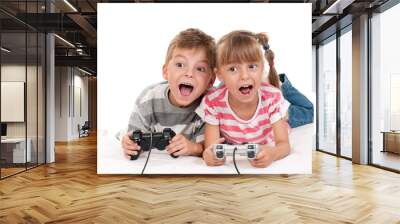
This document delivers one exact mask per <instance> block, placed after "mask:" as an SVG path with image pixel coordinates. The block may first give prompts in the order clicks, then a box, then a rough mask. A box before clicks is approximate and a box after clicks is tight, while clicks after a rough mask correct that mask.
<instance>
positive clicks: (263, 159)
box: [250, 145, 276, 168]
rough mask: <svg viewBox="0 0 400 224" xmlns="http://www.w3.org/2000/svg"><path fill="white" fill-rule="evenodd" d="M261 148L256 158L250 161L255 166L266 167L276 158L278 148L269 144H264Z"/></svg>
mask: <svg viewBox="0 0 400 224" xmlns="http://www.w3.org/2000/svg"><path fill="white" fill-rule="evenodd" d="M260 148H261V151H259V152H258V153H257V156H256V158H255V159H254V160H250V163H251V165H252V166H254V167H258V168H265V167H267V166H269V165H271V163H272V162H273V161H274V160H275V156H276V149H274V148H273V147H271V146H267V145H262V146H261V147H260Z"/></svg>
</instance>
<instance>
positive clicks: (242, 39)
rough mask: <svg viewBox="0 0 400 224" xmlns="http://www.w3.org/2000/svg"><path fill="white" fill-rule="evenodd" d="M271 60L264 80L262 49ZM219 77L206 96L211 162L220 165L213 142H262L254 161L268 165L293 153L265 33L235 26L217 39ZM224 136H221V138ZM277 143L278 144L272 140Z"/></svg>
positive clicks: (206, 152)
mask: <svg viewBox="0 0 400 224" xmlns="http://www.w3.org/2000/svg"><path fill="white" fill-rule="evenodd" d="M261 48H263V49H264V51H265V58H266V59H267V61H268V62H269V66H270V69H269V74H268V78H269V83H267V82H262V76H263V71H264V60H263V58H264V57H263V52H262V49H261ZM215 73H216V75H217V78H218V79H219V80H220V81H221V82H222V83H223V84H222V85H221V86H219V87H217V88H216V89H214V90H211V91H209V92H208V93H207V95H206V96H205V97H204V98H203V101H202V108H204V120H205V122H206V124H205V148H206V149H205V150H204V152H203V159H204V161H205V162H206V164H207V165H209V166H215V165H222V164H224V162H225V161H220V160H217V159H216V158H215V156H214V153H213V152H212V145H213V144H217V143H221V142H223V141H227V142H228V143H232V144H243V143H246V142H247V143H258V144H260V151H259V152H258V154H257V157H256V159H255V160H251V161H250V163H251V164H252V165H253V166H255V167H267V166H268V165H270V164H271V163H272V162H273V161H275V160H278V159H281V158H284V157H285V156H287V155H288V154H289V153H290V145H289V140H288V125H287V122H286V121H285V120H284V119H283V118H284V116H285V114H286V109H285V107H284V98H283V96H282V93H281V91H280V90H279V78H278V75H277V74H276V70H275V68H274V64H273V53H272V51H271V50H269V45H268V38H267V36H266V35H265V34H263V33H259V34H254V33H252V32H249V31H233V32H230V33H228V34H227V35H225V36H224V37H222V38H221V40H219V42H218V44H217V67H216V68H215ZM221 137H223V138H221ZM272 143H275V144H272Z"/></svg>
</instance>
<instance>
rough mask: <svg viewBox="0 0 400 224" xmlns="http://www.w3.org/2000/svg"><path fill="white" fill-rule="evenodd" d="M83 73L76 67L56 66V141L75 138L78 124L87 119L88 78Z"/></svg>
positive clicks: (77, 135) (77, 134)
mask: <svg viewBox="0 0 400 224" xmlns="http://www.w3.org/2000/svg"><path fill="white" fill-rule="evenodd" d="M83 75H84V74H83V73H82V72H80V71H79V70H77V69H76V68H72V67H56V83H55V85H56V93H55V120H56V121H55V123H56V128H55V129H56V133H55V140H56V141H70V140H73V139H77V138H78V137H79V133H78V124H80V125H81V126H82V125H83V124H84V122H85V121H87V120H88V78H87V77H86V76H83ZM79 95H80V97H79ZM79 101H80V102H79ZM80 106H81V108H79V107H80ZM79 109H81V110H82V111H81V113H80V110H79Z"/></svg>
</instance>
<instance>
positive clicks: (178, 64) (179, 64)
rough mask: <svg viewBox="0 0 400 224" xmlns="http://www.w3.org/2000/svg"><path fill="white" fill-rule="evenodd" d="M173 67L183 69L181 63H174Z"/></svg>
mask: <svg viewBox="0 0 400 224" xmlns="http://www.w3.org/2000/svg"><path fill="white" fill-rule="evenodd" d="M175 66H176V67H178V68H183V63H180V62H177V63H175Z"/></svg>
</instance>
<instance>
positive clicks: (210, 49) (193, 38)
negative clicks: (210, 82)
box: [165, 28, 216, 71]
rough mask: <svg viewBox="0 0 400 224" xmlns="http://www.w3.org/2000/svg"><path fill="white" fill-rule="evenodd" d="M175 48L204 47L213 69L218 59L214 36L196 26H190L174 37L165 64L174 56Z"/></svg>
mask: <svg viewBox="0 0 400 224" xmlns="http://www.w3.org/2000/svg"><path fill="white" fill-rule="evenodd" d="M175 48H184V49H193V48H197V49H198V48H204V49H205V51H206V56H207V60H208V65H209V66H210V68H211V71H212V70H213V69H214V68H215V60H216V55H215V54H216V53H215V49H216V44H215V40H214V38H213V37H211V36H210V35H208V34H206V33H204V32H203V31H201V30H199V29H195V28H189V29H186V30H184V31H181V32H180V33H179V34H178V35H176V36H175V37H174V39H173V40H172V41H171V42H170V43H169V46H168V50H167V56H166V58H165V64H167V63H168V62H169V60H171V58H172V53H173V52H174V50H175Z"/></svg>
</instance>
